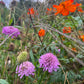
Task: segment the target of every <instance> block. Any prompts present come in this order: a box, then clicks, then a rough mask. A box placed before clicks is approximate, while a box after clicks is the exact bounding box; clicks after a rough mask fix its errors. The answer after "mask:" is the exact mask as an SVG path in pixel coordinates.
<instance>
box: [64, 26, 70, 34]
mask: <svg viewBox="0 0 84 84" xmlns="http://www.w3.org/2000/svg"><path fill="white" fill-rule="evenodd" d="M63 33H71V27H64V29H63Z"/></svg>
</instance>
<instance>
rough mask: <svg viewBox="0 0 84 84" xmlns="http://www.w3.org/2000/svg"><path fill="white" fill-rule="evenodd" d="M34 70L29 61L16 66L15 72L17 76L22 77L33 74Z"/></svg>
mask: <svg viewBox="0 0 84 84" xmlns="http://www.w3.org/2000/svg"><path fill="white" fill-rule="evenodd" d="M34 72H35V66H34V65H33V64H32V63H31V62H29V61H26V62H23V63H21V64H20V65H19V66H17V68H16V73H18V76H20V78H22V77H23V76H24V75H25V76H29V75H34Z"/></svg>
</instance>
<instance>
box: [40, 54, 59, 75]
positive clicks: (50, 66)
mask: <svg viewBox="0 0 84 84" xmlns="http://www.w3.org/2000/svg"><path fill="white" fill-rule="evenodd" d="M39 63H40V68H43V71H47V70H48V72H50V73H51V72H53V71H57V69H58V68H59V65H60V63H59V61H58V59H57V57H56V56H55V55H53V54H52V53H46V54H44V55H42V56H41V57H40V59H39Z"/></svg>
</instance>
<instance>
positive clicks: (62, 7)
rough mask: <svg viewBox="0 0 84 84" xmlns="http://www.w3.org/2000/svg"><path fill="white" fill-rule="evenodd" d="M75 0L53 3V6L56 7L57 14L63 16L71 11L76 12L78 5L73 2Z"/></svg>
mask: <svg viewBox="0 0 84 84" xmlns="http://www.w3.org/2000/svg"><path fill="white" fill-rule="evenodd" d="M73 2H74V0H65V1H63V2H61V3H60V4H59V5H53V8H56V11H57V12H56V13H55V15H57V14H62V15H63V16H67V15H69V12H75V11H76V8H77V5H76V4H73Z"/></svg>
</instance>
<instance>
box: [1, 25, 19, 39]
mask: <svg viewBox="0 0 84 84" xmlns="http://www.w3.org/2000/svg"><path fill="white" fill-rule="evenodd" d="M14 32H16V33H14ZM2 33H3V34H5V35H11V34H13V33H14V34H13V35H12V38H13V37H17V36H18V35H20V31H19V29H17V28H15V27H13V26H5V27H3V29H2Z"/></svg>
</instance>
